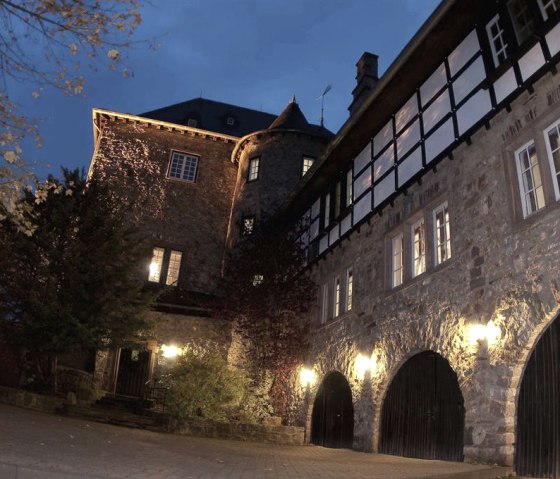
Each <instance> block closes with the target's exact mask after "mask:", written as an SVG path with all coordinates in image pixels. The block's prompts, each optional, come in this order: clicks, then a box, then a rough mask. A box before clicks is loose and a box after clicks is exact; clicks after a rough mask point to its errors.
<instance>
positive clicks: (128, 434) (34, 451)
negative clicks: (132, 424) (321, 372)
mask: <svg viewBox="0 0 560 479" xmlns="http://www.w3.org/2000/svg"><path fill="white" fill-rule="evenodd" d="M508 472H509V471H507V470H506V469H503V468H497V467H490V466H473V465H470V464H463V463H449V462H442V461H425V460H417V459H406V458H400V457H394V456H386V455H380V454H364V453H359V452H354V451H349V450H340V449H326V448H322V447H317V446H299V447H294V446H275V445H268V444H255V443H247V442H238V441H226V440H222V439H206V438H195V437H187V436H177V435H172V434H164V433H156V432H149V431H144V430H137V429H128V428H122V427H117V426H111V425H107V424H99V423H94V422H88V421H85V420H80V419H74V418H67V417H61V416H54V415H49V414H45V413H40V412H35V411H30V410H26V409H21V408H16V407H13V406H8V405H4V404H0V479H4V478H9V479H47V478H48V479H51V478H52V479H70V478H101V477H103V478H158V479H159V478H162V479H163V478H182V479H195V478H196V479H201V478H212V479H214V478H216V479H221V478H224V479H225V478H228V479H257V478H262V479H312V478H323V479H325V478H328V479H338V478H340V479H342V478H345V479H346V478H368V479H413V478H418V479H420V478H438V479H444V478H445V479H487V478H495V477H497V476H505V475H506V474H507V473H508Z"/></svg>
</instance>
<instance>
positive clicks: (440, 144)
mask: <svg viewBox="0 0 560 479" xmlns="http://www.w3.org/2000/svg"><path fill="white" fill-rule="evenodd" d="M454 140H455V132H454V131H453V120H452V119H451V118H449V119H448V120H447V121H446V122H445V123H444V124H443V125H441V126H440V127H439V128H438V129H437V130H436V131H434V132H433V133H432V134H431V135H430V136H429V138H427V139H426V143H425V145H426V163H429V162H430V161H432V160H433V159H434V158H435V157H436V156H437V155H439V154H440V153H441V152H442V151H443V150H444V149H445V148H447V147H448V146H449V145H450V144H451V143H453V141H454Z"/></svg>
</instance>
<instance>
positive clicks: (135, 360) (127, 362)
mask: <svg viewBox="0 0 560 479" xmlns="http://www.w3.org/2000/svg"><path fill="white" fill-rule="evenodd" d="M150 359H151V352H150V351H146V350H144V351H142V350H138V349H129V348H123V349H121V352H120V360H119V372H118V376H117V388H116V393H117V394H122V395H123V396H138V397H141V396H142V395H143V393H144V387H145V384H146V382H147V381H148V379H149V376H150Z"/></svg>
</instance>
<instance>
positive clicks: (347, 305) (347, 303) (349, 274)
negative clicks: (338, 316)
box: [346, 268, 353, 311]
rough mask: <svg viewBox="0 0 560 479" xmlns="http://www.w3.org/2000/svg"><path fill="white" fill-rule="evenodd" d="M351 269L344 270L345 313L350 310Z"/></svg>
mask: <svg viewBox="0 0 560 479" xmlns="http://www.w3.org/2000/svg"><path fill="white" fill-rule="evenodd" d="M352 283H353V277H352V268H348V269H347V270H346V311H350V310H351V309H352V287H353V284H352Z"/></svg>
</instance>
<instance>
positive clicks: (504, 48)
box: [484, 13, 510, 68]
mask: <svg viewBox="0 0 560 479" xmlns="http://www.w3.org/2000/svg"><path fill="white" fill-rule="evenodd" d="M502 21H503V19H502V18H501V16H500V14H499V13H497V14H496V15H494V16H493V17H492V18H491V19H490V21H489V22H488V23H486V26H485V29H484V30H485V32H486V37H487V39H488V44H489V46H490V53H491V54H492V62H493V64H494V67H495V68H498V67H499V66H500V65H501V64H503V63H504V62H505V61H506V60H507V59H508V58H509V56H510V53H509V48H510V45H509V43H508V38H507V33H506V30H505V28H504V25H503V24H502V23H501V22H502ZM493 25H496V27H497V28H498V30H499V31H498V34H497V35H496V36H494V35H493V33H492V31H491V29H492V26H493ZM496 39H499V40H500V43H501V46H500V48H499V49H497V48H496V44H495V40H496ZM501 54H503V55H504V57H503V59H500V55H501Z"/></svg>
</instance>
